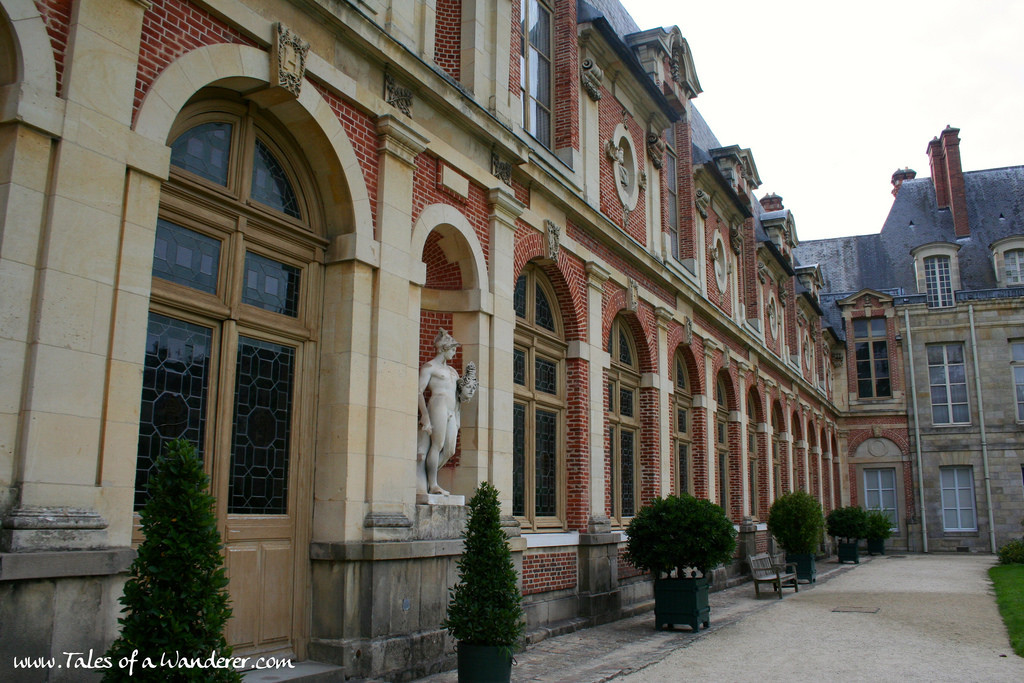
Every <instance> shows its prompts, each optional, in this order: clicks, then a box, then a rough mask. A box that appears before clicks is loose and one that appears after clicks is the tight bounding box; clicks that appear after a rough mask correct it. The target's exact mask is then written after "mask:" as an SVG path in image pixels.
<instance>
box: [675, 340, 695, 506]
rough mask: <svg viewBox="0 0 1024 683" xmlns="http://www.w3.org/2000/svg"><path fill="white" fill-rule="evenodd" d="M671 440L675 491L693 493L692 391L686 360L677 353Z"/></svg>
mask: <svg viewBox="0 0 1024 683" xmlns="http://www.w3.org/2000/svg"><path fill="white" fill-rule="evenodd" d="M672 385H673V392H672V415H671V418H672V441H673V451H674V452H675V457H676V493H678V494H682V493H690V494H692V493H693V472H692V471H691V466H690V465H691V463H690V442H691V435H690V407H691V405H692V391H691V389H690V386H689V385H690V383H689V380H688V378H687V372H686V361H685V360H684V359H683V355H682V353H677V354H676V356H675V363H674V364H673V371H672Z"/></svg>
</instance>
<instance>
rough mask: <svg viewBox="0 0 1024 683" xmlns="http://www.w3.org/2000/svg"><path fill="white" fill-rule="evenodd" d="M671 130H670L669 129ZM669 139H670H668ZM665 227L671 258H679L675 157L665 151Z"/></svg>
mask: <svg viewBox="0 0 1024 683" xmlns="http://www.w3.org/2000/svg"><path fill="white" fill-rule="evenodd" d="M670 130H671V129H670ZM670 139H671V138H670ZM663 168H664V170H665V225H666V226H667V228H668V237H669V243H670V248H671V250H672V258H674V259H678V258H679V185H678V182H679V181H678V178H677V177H676V155H675V154H673V153H672V152H670V151H668V150H666V154H665V165H664V166H663Z"/></svg>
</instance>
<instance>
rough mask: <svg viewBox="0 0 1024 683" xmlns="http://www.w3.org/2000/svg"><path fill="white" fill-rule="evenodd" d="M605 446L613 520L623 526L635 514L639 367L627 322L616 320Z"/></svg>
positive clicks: (611, 344)
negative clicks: (606, 442)
mask: <svg viewBox="0 0 1024 683" xmlns="http://www.w3.org/2000/svg"><path fill="white" fill-rule="evenodd" d="M608 351H609V353H610V354H611V360H612V363H611V368H610V369H609V371H608V387H607V391H608V398H607V401H608V444H609V448H610V451H609V455H610V456H611V463H610V465H611V468H610V471H611V481H610V482H609V485H610V488H611V496H612V515H611V516H612V519H613V520H615V521H616V522H617V523H619V524H622V523H624V522H625V521H627V520H628V518H630V517H632V516H633V515H634V514H636V509H637V497H638V496H637V493H638V491H639V480H640V476H639V474H640V473H639V472H638V468H637V462H638V458H637V455H638V452H639V449H640V443H639V438H638V434H639V432H640V365H639V363H638V358H637V355H636V348H635V347H634V346H633V340H632V333H631V332H630V329H629V326H628V325H627V324H626V321H625V320H623V319H622V318H616V319H615V321H614V322H613V323H612V330H611V334H610V335H609V339H608Z"/></svg>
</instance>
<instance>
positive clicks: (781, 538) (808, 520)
mask: <svg viewBox="0 0 1024 683" xmlns="http://www.w3.org/2000/svg"><path fill="white" fill-rule="evenodd" d="M824 527H825V517H824V515H823V514H822V511H821V503H819V502H818V501H817V500H815V499H814V497H813V496H811V494H809V493H807V492H805V491H793V492H792V493H787V494H785V495H783V496H780V497H779V498H778V499H777V500H776V501H775V502H774V503H772V507H771V509H770V510H769V511H768V532H769V533H771V535H772V536H774V537H775V540H776V541H778V542H779V545H781V546H782V547H783V549H784V550H785V551H786V552H788V553H794V554H810V553H813V552H814V551H815V550H817V548H818V544H820V543H821V539H822V531H823V530H824Z"/></svg>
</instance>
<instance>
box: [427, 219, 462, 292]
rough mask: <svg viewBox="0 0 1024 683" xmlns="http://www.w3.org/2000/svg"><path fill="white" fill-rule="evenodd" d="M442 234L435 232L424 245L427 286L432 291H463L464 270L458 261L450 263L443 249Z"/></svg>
mask: <svg viewBox="0 0 1024 683" xmlns="http://www.w3.org/2000/svg"><path fill="white" fill-rule="evenodd" d="M441 239H442V237H441V233H440V232H438V231H437V230H434V231H433V232H431V233H430V235H429V236H428V237H427V241H426V243H425V244H424V245H423V262H424V263H426V264H427V281H426V286H427V287H429V288H430V289H447V290H453V289H455V290H457V289H462V269H461V268H459V263H458V262H457V261H455V262H453V261H449V260H448V257H447V256H446V255H445V253H444V250H443V249H441V244H440V242H441Z"/></svg>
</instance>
